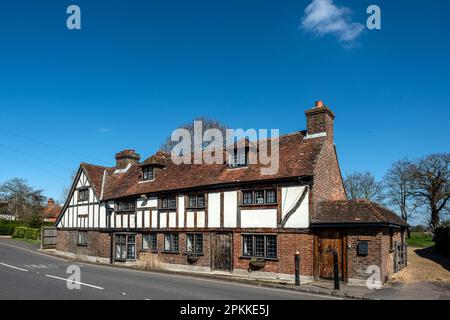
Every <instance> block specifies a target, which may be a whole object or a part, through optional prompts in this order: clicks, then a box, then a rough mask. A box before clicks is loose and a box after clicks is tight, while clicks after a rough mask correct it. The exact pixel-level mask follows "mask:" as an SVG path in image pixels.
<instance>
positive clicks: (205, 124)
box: [160, 117, 229, 153]
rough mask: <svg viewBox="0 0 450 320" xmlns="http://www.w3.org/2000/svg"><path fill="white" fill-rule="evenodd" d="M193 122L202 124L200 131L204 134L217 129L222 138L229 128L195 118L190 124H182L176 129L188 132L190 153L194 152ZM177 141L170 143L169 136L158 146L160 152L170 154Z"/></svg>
mask: <svg viewBox="0 0 450 320" xmlns="http://www.w3.org/2000/svg"><path fill="white" fill-rule="evenodd" d="M195 121H201V122H202V131H203V132H205V131H206V130H208V129H218V130H220V131H221V132H222V136H223V137H226V130H227V129H228V128H229V127H228V126H227V125H225V124H223V123H221V122H219V121H217V120H214V119H209V118H206V117H197V118H195V119H194V120H193V121H192V122H188V123H185V124H182V125H181V126H179V127H178V128H177V129H186V130H188V131H189V133H190V135H191V139H192V140H191V146H192V151H194V122H195ZM177 143H178V142H177V141H172V139H171V136H168V137H167V138H166V140H165V141H164V143H162V144H161V146H160V150H161V151H163V152H167V153H171V152H172V148H173V147H174V146H175V145H176V144H177ZM208 144H209V143H204V144H203V146H202V148H203V149H204V148H205V147H207V146H208Z"/></svg>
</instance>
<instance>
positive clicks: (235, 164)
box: [228, 148, 248, 168]
mask: <svg viewBox="0 0 450 320" xmlns="http://www.w3.org/2000/svg"><path fill="white" fill-rule="evenodd" d="M228 165H229V166H230V168H239V167H245V166H247V165H248V148H245V149H244V150H243V149H242V148H234V150H233V153H232V154H231V155H230V163H229V164H228Z"/></svg>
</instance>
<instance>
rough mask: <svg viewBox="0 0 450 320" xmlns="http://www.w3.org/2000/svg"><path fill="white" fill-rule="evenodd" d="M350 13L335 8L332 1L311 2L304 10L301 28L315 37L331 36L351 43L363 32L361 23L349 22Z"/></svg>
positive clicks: (318, 0)
mask: <svg viewBox="0 0 450 320" xmlns="http://www.w3.org/2000/svg"><path fill="white" fill-rule="evenodd" d="M351 13H352V11H351V10H350V8H347V7H337V6H336V5H335V4H334V3H333V0H313V1H312V2H311V3H310V4H309V6H308V7H306V9H305V15H304V17H303V19H302V28H303V30H305V31H308V32H311V33H314V34H315V35H317V36H324V35H327V34H332V35H334V36H336V37H337V38H338V40H339V41H341V42H344V43H347V44H348V43H352V42H354V41H355V40H356V38H357V37H358V36H359V35H360V34H361V33H362V31H363V30H364V26H363V25H362V24H361V23H357V22H353V21H352V20H351Z"/></svg>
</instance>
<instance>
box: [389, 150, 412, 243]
mask: <svg viewBox="0 0 450 320" xmlns="http://www.w3.org/2000/svg"><path fill="white" fill-rule="evenodd" d="M412 169H413V163H412V162H411V161H409V160H408V159H403V160H399V161H396V162H394V163H393V164H392V166H391V167H390V168H389V170H388V171H387V173H386V174H385V176H384V179H383V187H384V190H385V193H384V196H385V199H386V201H387V203H388V204H389V205H391V206H393V207H394V208H395V209H396V210H398V211H400V214H401V217H402V219H403V220H405V222H408V218H409V217H410V216H411V214H412V213H413V212H414V211H415V210H416V201H414V197H413V189H412V182H413V180H412V172H413V171H412ZM408 237H410V233H409V229H408Z"/></svg>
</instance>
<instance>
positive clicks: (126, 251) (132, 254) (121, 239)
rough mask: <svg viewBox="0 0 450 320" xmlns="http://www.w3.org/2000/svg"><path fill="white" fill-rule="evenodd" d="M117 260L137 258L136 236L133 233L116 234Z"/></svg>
mask: <svg viewBox="0 0 450 320" xmlns="http://www.w3.org/2000/svg"><path fill="white" fill-rule="evenodd" d="M115 246H116V255H115V256H116V260H134V259H136V236H135V235H132V234H116V235H115Z"/></svg>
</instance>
